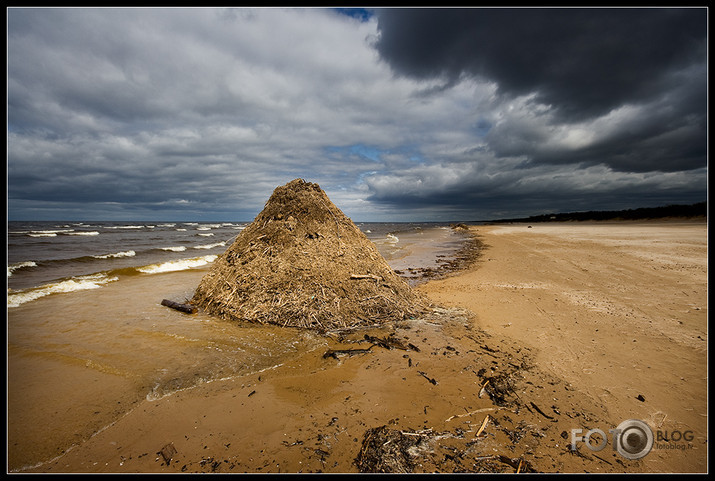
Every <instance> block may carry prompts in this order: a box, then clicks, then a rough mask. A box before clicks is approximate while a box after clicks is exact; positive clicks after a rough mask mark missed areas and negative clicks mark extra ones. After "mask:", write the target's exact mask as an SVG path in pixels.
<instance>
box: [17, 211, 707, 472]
mask: <svg viewBox="0 0 715 481" xmlns="http://www.w3.org/2000/svg"><path fill="white" fill-rule="evenodd" d="M470 231H471V232H473V233H474V234H475V235H476V236H477V240H478V241H479V243H480V244H481V245H480V249H481V250H480V251H479V252H481V255H480V256H479V257H478V258H477V259H474V258H470V259H469V262H465V263H464V264H463V265H469V267H468V268H466V269H462V270H459V271H457V272H455V273H453V274H452V275H448V276H446V277H443V278H440V279H433V280H429V281H428V282H426V283H421V284H420V285H418V286H417V287H416V289H417V290H418V291H419V292H420V293H422V294H423V295H424V296H426V297H427V298H428V299H429V300H430V301H431V302H432V303H433V304H434V305H435V307H436V308H435V310H434V311H432V312H431V313H430V314H428V315H426V316H424V318H421V319H415V320H412V321H405V322H403V323H399V324H398V325H393V326H385V327H384V328H381V329H375V330H370V331H368V332H358V333H355V334H354V335H353V336H346V337H339V336H335V337H333V338H329V339H328V340H327V343H326V349H329V350H332V351H336V352H341V353H345V355H340V356H335V357H331V356H326V355H324V354H326V351H324V350H322V349H320V350H312V351H309V352H303V353H298V354H296V355H295V357H294V358H292V359H289V360H286V361H285V362H283V363H282V364H281V365H279V366H276V367H274V368H271V369H269V370H265V371H262V372H256V373H252V374H248V375H246V376H243V377H238V378H232V379H229V380H225V381H215V382H212V383H209V384H204V385H199V386H197V387H195V388H193V389H190V390H185V391H180V392H177V393H175V394H173V395H171V396H168V397H164V398H162V399H159V400H155V401H143V402H141V403H139V404H138V405H136V406H135V407H134V408H133V409H132V410H131V411H130V412H128V414H126V415H125V416H124V417H122V418H121V419H119V420H117V421H116V422H114V423H113V424H112V425H110V426H108V427H107V428H106V429H104V430H103V431H101V432H99V433H97V434H95V435H94V436H93V437H92V438H91V439H89V440H88V441H86V442H84V443H82V444H80V445H78V446H76V447H75V448H73V449H71V450H70V451H69V452H67V453H66V454H64V455H63V456H61V457H59V458H57V459H55V460H54V461H52V462H50V463H47V464H43V465H42V466H39V467H37V468H35V469H30V470H26V471H24V472H48V473H60V472H77V473H89V472H92V473H94V472H96V473H100V472H109V473H172V472H219V473H230V472H236V473H241V472H248V473H253V472H274V473H277V472H282V473H286V472H288V473H297V472H333V473H340V472H345V473H355V472H359V471H360V470H362V471H380V470H386V471H390V470H392V471H399V470H404V471H408V472H433V471H440V472H517V471H519V472H584V471H587V472H706V471H707V428H706V426H707V417H706V414H707V226H706V224H705V223H704V222H608V223H597V222H594V223H587V224H581V223H564V224H539V225H534V226H532V227H531V228H529V226H528V225H501V226H473V227H470ZM473 252H475V251H472V253H473ZM365 335H367V336H368V338H365ZM368 339H372V340H373V341H372V342H370V341H368ZM376 339H382V340H388V339H392V340H395V342H396V344H394V345H393V346H398V345H399V346H401V347H393V348H392V349H388V348H387V347H389V343H387V344H380V343H377V344H376V343H375V340H376ZM397 341H399V342H397ZM370 346H372V347H370ZM386 346H387V347H386ZM351 351H354V355H351V354H353V352H351ZM676 392H677V393H678V394H677V395H674V394H673V393H676ZM626 419H640V420H643V421H645V422H647V423H648V424H649V425H650V426H651V427H652V429H654V430H658V429H660V430H662V431H667V432H669V433H673V432H675V431H678V432H679V433H685V432H688V433H691V434H692V440H691V441H688V442H681V443H680V444H683V446H682V449H680V448H679V449H677V450H675V449H664V448H658V447H657V446H656V447H654V448H653V449H652V450H651V452H649V453H648V454H647V455H646V456H644V457H643V458H641V459H638V460H629V459H625V458H623V457H622V456H621V455H620V454H618V453H616V452H615V451H614V450H613V449H611V447H610V446H609V447H608V449H604V450H602V451H592V450H590V449H588V448H587V447H585V446H583V445H582V444H581V445H579V446H577V447H578V450H577V451H575V452H574V451H571V450H570V449H569V448H568V445H569V444H570V441H571V436H572V434H571V433H572V430H574V429H582V430H583V431H582V434H584V433H586V432H587V431H588V430H589V429H592V428H600V429H602V430H603V431H604V432H609V429H613V428H615V427H616V426H617V425H618V424H619V423H620V422H621V421H623V420H626ZM390 446H397V447H396V448H394V449H391V448H390ZM398 448H399V449H398Z"/></svg>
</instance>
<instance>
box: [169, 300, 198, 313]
mask: <svg viewBox="0 0 715 481" xmlns="http://www.w3.org/2000/svg"><path fill="white" fill-rule="evenodd" d="M161 305H162V306H166V307H171V308H172V309H176V310H177V311H181V312H185V313H187V314H194V313H196V312H198V310H199V309H198V308H197V307H196V306H192V305H191V304H181V303H179V302H174V301H170V300H169V299H164V300H162V301H161Z"/></svg>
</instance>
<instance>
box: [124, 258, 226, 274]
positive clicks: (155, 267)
mask: <svg viewBox="0 0 715 481" xmlns="http://www.w3.org/2000/svg"><path fill="white" fill-rule="evenodd" d="M217 257H218V256H216V255H207V256H203V257H194V258H191V259H177V260H173V261H168V262H162V263H160V264H150V265H148V266H143V267H137V268H136V270H137V271H139V272H143V273H144V274H157V273H160V272H172V271H183V270H186V269H193V268H194V267H201V266H205V265H206V264H210V263H211V262H213V261H215V260H216V258H217Z"/></svg>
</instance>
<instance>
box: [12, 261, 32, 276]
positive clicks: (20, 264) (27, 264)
mask: <svg viewBox="0 0 715 481" xmlns="http://www.w3.org/2000/svg"><path fill="white" fill-rule="evenodd" d="M24 267H37V264H36V263H35V261H25V262H16V263H15V264H10V265H9V266H7V276H8V277H10V276H11V275H12V273H13V272H15V271H16V270H18V269H22V268H24Z"/></svg>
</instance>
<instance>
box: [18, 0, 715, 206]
mask: <svg viewBox="0 0 715 481" xmlns="http://www.w3.org/2000/svg"><path fill="white" fill-rule="evenodd" d="M7 26H8V27H7V40H8V60H7V71H8V77H7V83H8V102H7V109H8V157H7V171H8V177H7V179H8V215H9V218H14V219H41V218H48V219H60V218H61V219H77V220H83V219H137V220H141V219H151V220H156V219H159V220H162V219H167V220H172V219H176V220H202V219H206V220H250V219H251V218H252V217H253V216H255V214H256V213H257V212H258V211H259V210H260V209H261V208H262V206H263V202H265V200H266V199H267V197H268V196H269V195H270V193H271V192H272V190H273V188H275V187H276V186H277V185H280V184H283V183H285V182H287V181H289V180H292V179H293V178H296V177H302V178H305V179H307V180H310V181H315V182H318V183H319V184H320V185H321V187H323V188H324V189H325V190H326V191H327V193H328V195H329V196H330V197H331V199H333V200H334V201H335V202H336V204H337V205H338V206H340V207H341V208H342V209H343V210H345V212H346V213H347V214H348V215H350V216H351V217H353V218H355V219H357V220H443V219H446V218H447V219H487V218H494V217H505V216H517V215H531V214H538V213H542V212H544V211H551V212H553V211H566V210H573V209H574V208H579V209H595V208H598V209H608V208H614V209H620V208H632V207H642V206H654V205H662V204H667V203H691V202H697V201H702V200H703V199H704V197H705V196H706V193H707V135H706V126H707V51H706V45H707V10H706V9H703V8H683V9H677V8H668V9H619V8H615V9H521V8H513V9H483V8H474V9H451V8H448V9H410V8H404V9H375V10H351V9H340V10H333V9H322V8H298V9H282V8H258V9H248V8H238V9H218V8H191V9H182V8H72V9H65V8H31V9H25V8H10V9H8V22H7Z"/></svg>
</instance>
